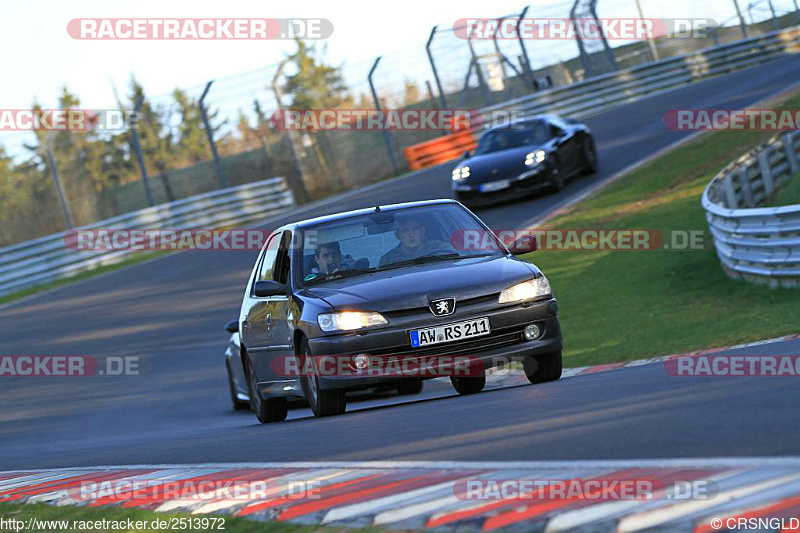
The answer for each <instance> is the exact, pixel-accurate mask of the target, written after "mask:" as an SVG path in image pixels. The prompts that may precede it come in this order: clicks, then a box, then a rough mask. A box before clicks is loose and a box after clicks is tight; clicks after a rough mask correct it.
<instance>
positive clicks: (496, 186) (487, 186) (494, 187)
mask: <svg viewBox="0 0 800 533" xmlns="http://www.w3.org/2000/svg"><path fill="white" fill-rule="evenodd" d="M509 185H511V181H509V180H499V181H490V182H489V183H484V184H483V185H481V187H480V188H481V192H492V191H501V190H503V189H508V187H509Z"/></svg>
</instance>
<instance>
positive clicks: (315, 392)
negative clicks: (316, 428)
mask: <svg viewBox="0 0 800 533" xmlns="http://www.w3.org/2000/svg"><path fill="white" fill-rule="evenodd" d="M298 351H299V352H300V353H301V354H303V355H305V356H307V357H310V356H311V350H309V348H308V342H306V340H305V339H303V340H302V341H300V346H299V347H298ZM300 381H301V383H302V386H303V392H304V393H305V396H306V400H307V401H308V405H309V406H310V407H311V411H313V412H314V416H316V417H318V418H319V417H322V416H333V415H340V414H342V413H344V412H345V410H346V409H347V397H346V395H345V392H344V391H336V390H333V391H326V390H321V389H320V387H319V377H317V376H304V377H303V378H302V379H301V380H300Z"/></svg>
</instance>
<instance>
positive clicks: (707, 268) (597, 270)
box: [525, 93, 800, 366]
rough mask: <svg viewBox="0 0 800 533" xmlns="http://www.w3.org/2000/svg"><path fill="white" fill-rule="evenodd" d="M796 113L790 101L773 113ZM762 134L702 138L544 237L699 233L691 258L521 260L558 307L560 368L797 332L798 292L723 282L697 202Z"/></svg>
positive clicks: (617, 255)
mask: <svg viewBox="0 0 800 533" xmlns="http://www.w3.org/2000/svg"><path fill="white" fill-rule="evenodd" d="M799 105H800V93H794V94H793V95H791V96H790V97H788V98H785V99H783V102H782V103H781V104H780V105H778V106H777V107H778V108H786V109H793V108H796V107H797V106H799ZM770 135H771V133H769V132H733V131H731V132H713V133H706V134H703V135H701V136H699V137H698V138H696V139H694V140H693V141H691V142H689V143H688V144H685V145H683V146H681V147H680V148H678V149H676V150H674V151H672V152H670V153H668V154H665V155H664V156H662V157H659V158H657V159H655V160H654V161H652V162H651V163H649V164H647V165H645V166H643V167H641V168H639V169H637V170H636V171H634V172H631V173H630V174H628V175H626V176H624V177H622V178H620V179H619V180H617V181H615V182H614V183H612V184H610V185H609V186H608V187H606V188H604V189H603V190H602V191H601V192H599V193H598V194H597V195H596V196H594V197H592V198H591V199H588V200H585V201H583V202H581V203H579V204H577V205H575V206H574V207H573V208H572V209H571V210H570V211H568V212H567V213H565V214H563V215H560V216H558V217H556V218H555V219H553V220H551V221H550V222H549V223H548V224H547V225H546V227H547V229H606V230H609V229H655V230H659V231H662V232H668V231H670V230H680V231H696V230H701V231H704V232H705V233H704V235H705V237H704V241H705V242H706V244H707V248H708V249H704V250H698V251H672V250H656V251H636V252H634V251H608V250H606V251H591V250H578V251H547V250H540V251H536V252H533V253H532V254H529V255H527V256H525V258H526V259H528V260H530V261H533V262H534V263H536V265H537V266H539V267H540V268H541V269H542V270H543V271H544V272H545V273H546V274H547V276H548V278H549V279H550V282H551V284H552V286H553V290H554V292H555V295H556V297H557V298H558V300H559V304H560V305H559V309H560V311H561V324H562V327H563V332H564V342H565V350H564V356H565V364H566V366H577V365H586V364H598V363H608V362H614V361H625V360H631V359H636V358H640V357H647V356H656V355H664V354H670V353H676V352H685V351H689V350H693V349H702V348H711V347H716V346H725V345H729V344H732V343H739V342H747V341H754V340H759V339H766V338H770V337H776V336H780V335H784V334H789V333H797V332H798V331H800V291H798V290H793V289H769V288H766V287H764V286H760V285H755V284H750V283H747V282H744V281H737V280H732V279H729V278H728V277H727V276H726V275H725V273H724V272H723V270H722V267H721V266H720V263H719V260H718V258H717V256H716V253H715V251H714V249H713V245H712V244H711V236H710V234H709V233H708V226H707V224H706V220H705V215H704V211H703V208H702V206H701V203H700V196H701V195H702V193H703V189H704V188H705V186H706V184H707V183H708V182H709V181H710V180H711V178H712V177H713V176H714V175H715V174H716V173H717V172H718V171H719V170H720V169H722V168H723V167H724V166H725V165H726V164H727V163H728V162H729V161H731V160H733V159H735V158H736V157H738V156H739V155H741V154H742V153H744V152H745V151H746V150H747V149H748V148H749V147H751V146H754V145H756V144H758V143H759V142H763V141H764V140H765V139H767V138H768V137H769V136H770Z"/></svg>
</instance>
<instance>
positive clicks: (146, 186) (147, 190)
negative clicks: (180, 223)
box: [128, 100, 156, 205]
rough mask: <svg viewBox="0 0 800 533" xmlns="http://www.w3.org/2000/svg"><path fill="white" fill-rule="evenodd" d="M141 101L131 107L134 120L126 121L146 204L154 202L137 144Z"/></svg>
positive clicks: (153, 203)
mask: <svg viewBox="0 0 800 533" xmlns="http://www.w3.org/2000/svg"><path fill="white" fill-rule="evenodd" d="M143 103H144V101H143V100H138V101H137V102H136V105H135V106H134V108H133V112H134V114H133V116H134V117H136V120H131V121H130V122H129V123H128V131H129V133H130V136H131V144H132V145H133V151H134V152H136V161H137V162H138V163H139V172H140V173H141V175H142V185H143V186H144V194H145V196H146V197H147V203H148V205H155V204H156V202H155V201H154V200H153V193H152V192H151V191H150V181H149V180H148V179H147V166H145V164H144V155H142V146H141V145H140V144H139V133H138V132H137V131H136V130H137V129H138V117H139V111H140V110H141V109H142V104H143Z"/></svg>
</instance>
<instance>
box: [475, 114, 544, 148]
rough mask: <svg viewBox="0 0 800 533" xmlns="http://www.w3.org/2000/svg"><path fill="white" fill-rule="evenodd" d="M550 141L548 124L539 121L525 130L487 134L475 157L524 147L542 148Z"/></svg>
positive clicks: (499, 131)
mask: <svg viewBox="0 0 800 533" xmlns="http://www.w3.org/2000/svg"><path fill="white" fill-rule="evenodd" d="M549 140H550V129H549V127H548V124H547V122H544V121H539V122H535V123H533V124H532V125H528V126H525V129H517V128H514V129H511V128H509V129H502V130H493V131H489V132H487V133H486V134H485V135H483V137H481V139H480V141H479V142H478V146H477V148H475V155H482V154H488V153H491V152H501V151H503V150H510V149H512V148H520V147H522V146H541V145H542V144H544V143H546V142H547V141H549Z"/></svg>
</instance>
